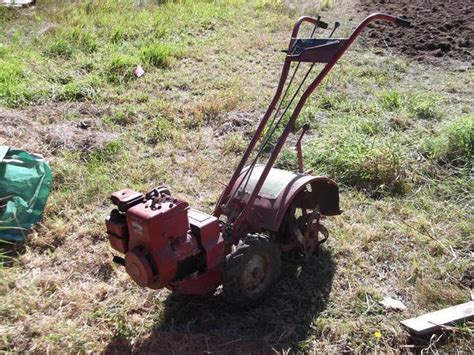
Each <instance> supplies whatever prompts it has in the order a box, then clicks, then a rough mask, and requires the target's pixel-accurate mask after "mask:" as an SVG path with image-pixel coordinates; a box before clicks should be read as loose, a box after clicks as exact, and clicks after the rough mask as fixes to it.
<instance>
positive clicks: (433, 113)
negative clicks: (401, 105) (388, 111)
mask: <svg viewBox="0 0 474 355" xmlns="http://www.w3.org/2000/svg"><path fill="white" fill-rule="evenodd" d="M440 103H441V100H440V98H438V97H433V96H427V95H413V96H411V97H410V100H409V102H408V112H409V113H411V114H412V115H414V116H415V117H417V118H421V119H439V118H440V117H441V112H440V110H439V108H438V107H439V104H440Z"/></svg>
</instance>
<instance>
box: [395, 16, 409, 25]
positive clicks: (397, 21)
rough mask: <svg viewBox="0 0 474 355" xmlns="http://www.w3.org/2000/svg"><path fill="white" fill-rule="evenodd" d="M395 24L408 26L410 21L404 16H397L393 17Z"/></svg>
mask: <svg viewBox="0 0 474 355" xmlns="http://www.w3.org/2000/svg"><path fill="white" fill-rule="evenodd" d="M395 24H396V25H397V26H401V27H410V26H411V22H410V21H408V20H407V19H406V17H405V16H398V17H397V18H396V19H395Z"/></svg>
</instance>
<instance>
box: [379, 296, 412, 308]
mask: <svg viewBox="0 0 474 355" xmlns="http://www.w3.org/2000/svg"><path fill="white" fill-rule="evenodd" d="M380 304H381V305H382V306H384V307H385V309H391V310H394V311H404V310H405V309H407V307H406V306H405V305H404V304H403V303H402V302H401V301H399V300H396V299H393V298H391V297H385V298H384V299H383V300H382V301H381V302H380Z"/></svg>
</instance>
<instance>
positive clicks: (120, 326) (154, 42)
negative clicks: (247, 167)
mask: <svg viewBox="0 0 474 355" xmlns="http://www.w3.org/2000/svg"><path fill="white" fill-rule="evenodd" d="M334 4H337V3H336V2H334V1H324V2H321V6H324V7H325V12H324V13H323V14H325V13H327V14H328V15H331V16H332V15H335V14H336V12H337V11H338V9H337V6H334ZM316 10H317V9H316ZM32 13H33V14H34V15H32V14H31V13H29V12H22V11H17V10H11V9H5V8H3V7H0V43H1V45H0V105H1V106H2V110H3V111H2V112H5V117H6V118H8V117H9V116H8V115H9V114H11V115H12V117H13V120H12V122H14V123H11V122H10V121H9V120H8V119H7V120H6V122H5V123H3V122H2V123H3V124H4V125H5V126H4V127H0V141H1V139H3V138H4V137H6V138H7V139H6V141H7V142H8V144H10V142H15V144H18V145H26V146H27V148H28V149H34V150H35V151H38V152H42V153H44V154H45V155H46V156H47V158H48V159H49V160H50V161H51V166H52V169H53V171H54V186H53V190H52V194H51V196H50V199H49V201H48V205H47V208H46V211H45V216H44V219H43V221H42V222H41V224H40V225H39V226H36V227H35V230H34V232H33V233H32V234H31V235H30V239H29V241H28V242H27V243H26V245H25V250H23V251H21V252H20V253H16V254H14V259H13V262H12V263H11V262H10V260H9V263H10V264H11V265H9V266H8V267H0V323H1V324H2V332H1V335H0V349H1V350H3V351H13V352H22V351H39V352H45V351H53V352H54V351H55V352H58V351H61V352H64V351H67V352H102V351H108V350H114V349H118V351H119V352H124V351H126V350H127V349H128V350H130V349H132V350H135V351H137V352H140V351H142V352H148V351H150V349H153V351H162V352H163V353H167V352H170V351H174V352H180V351H181V350H182V352H185V351H188V352H196V351H197V350H196V349H198V350H203V351H207V350H214V351H215V352H222V349H230V350H236V351H244V352H245V350H246V349H247V347H250V348H249V349H254V350H255V346H256V347H257V349H259V350H262V349H263V350H268V351H271V348H274V349H276V350H277V351H281V352H298V351H299V352H312V351H319V352H342V351H355V352H357V351H359V352H365V351H372V352H373V351H378V352H399V351H403V350H405V349H406V346H407V345H408V346H410V345H414V346H415V348H414V349H415V350H421V349H423V348H428V347H429V346H430V340H429V339H425V340H424V341H420V342H419V343H413V342H412V341H413V340H412V339H410V338H409V337H408V336H407V333H406V332H405V331H404V330H403V329H402V327H401V326H400V324H399V321H400V320H402V319H404V318H409V317H411V316H415V315H419V314H422V313H424V312H428V311H433V310H436V309H439V308H442V307H445V306H449V305H454V304H457V303H460V302H465V301H467V300H469V298H470V293H469V289H468V287H467V286H466V285H465V284H463V283H462V282H461V281H460V280H461V279H462V278H463V276H465V275H467V271H468V270H469V267H470V264H471V259H470V250H471V249H470V248H471V247H472V245H471V244H472V230H473V224H472V218H470V216H469V208H470V206H471V205H472V198H471V197H470V196H472V193H473V187H472V180H471V177H470V174H471V172H470V170H471V169H472V159H473V157H472V155H473V154H472V153H473V121H474V120H473V116H472V107H473V106H472V97H473V95H472V84H471V83H470V77H469V75H470V73H469V74H468V75H466V73H461V72H455V71H448V70H440V68H438V67H436V68H434V67H430V66H424V65H423V66H422V65H420V64H417V63H412V62H410V61H409V60H406V59H404V58H395V57H393V56H390V57H384V56H381V55H375V54H373V53H372V52H371V51H368V50H367V48H365V47H364V46H356V47H355V48H353V49H352V50H351V52H349V53H348V55H347V56H345V57H344V58H343V60H342V61H341V62H340V63H338V64H337V65H336V67H335V68H334V71H333V72H331V74H330V75H329V76H328V77H327V79H326V80H325V81H324V83H323V85H322V87H321V88H320V90H319V91H318V92H316V93H315V94H314V96H313V98H312V99H310V100H309V101H308V104H307V106H306V107H305V108H304V110H303V112H302V113H301V117H300V120H299V121H298V123H297V125H296V132H295V136H293V135H292V136H291V141H293V142H294V140H295V137H296V135H297V134H298V130H299V129H300V128H301V126H302V125H303V124H304V123H308V124H310V125H311V127H312V130H311V131H310V132H309V133H308V136H307V137H306V138H305V142H304V151H303V153H304V158H305V167H306V169H312V171H313V174H314V175H327V176H329V177H331V178H333V179H334V180H335V181H337V183H338V184H339V185H340V188H341V208H342V209H343V210H344V213H343V214H342V215H341V216H338V217H331V218H327V219H325V220H324V221H323V223H324V224H325V225H327V227H328V229H329V231H330V233H331V238H330V239H329V241H328V243H327V244H326V245H325V246H324V247H323V248H322V249H321V250H320V252H319V254H318V255H316V256H315V257H313V258H311V259H310V260H309V261H308V262H305V261H304V260H303V259H302V258H301V257H299V256H298V255H293V254H290V255H285V263H284V267H283V271H282V278H281V280H280V282H279V283H278V285H277V287H276V289H275V291H274V293H273V294H272V296H271V297H270V298H269V299H268V300H266V301H265V302H264V303H263V304H262V305H260V306H258V307H256V308H253V309H251V310H235V309H233V308H231V307H229V306H228V305H227V304H226V303H225V302H224V301H223V299H222V296H221V295H220V294H218V295H216V296H214V297H207V298H188V297H180V296H173V295H170V293H169V291H167V290H159V291H155V290H144V289H142V288H140V287H138V286H136V285H135V284H133V282H131V280H130V279H129V278H128V277H127V275H126V274H125V273H124V272H123V270H122V269H120V268H118V267H117V266H115V265H114V264H113V263H112V262H111V251H110V249H109V246H108V243H107V240H106V236H105V233H104V218H105V217H106V216H107V214H108V212H109V210H110V208H111V204H110V201H109V196H110V194H111V193H112V192H113V191H115V190H118V189H121V188H123V187H125V186H127V187H130V188H133V189H136V190H138V191H147V190H148V189H150V188H152V187H155V186H157V185H159V184H162V183H166V184H167V185H168V186H170V188H171V190H172V191H173V193H174V194H176V195H177V196H178V197H180V198H183V199H185V200H186V201H188V202H189V203H190V205H192V206H193V208H197V209H200V210H203V211H206V212H210V211H211V210H212V208H213V206H214V204H215V202H216V201H217V199H218V197H219V193H220V191H221V190H222V184H221V183H225V182H226V181H227V179H228V178H229V176H230V175H231V173H232V169H233V167H234V166H235V164H236V163H237V161H238V159H239V157H240V155H241V154H242V151H243V149H245V147H246V144H247V142H249V140H250V137H251V134H252V132H253V129H254V127H255V125H256V123H257V122H258V120H259V119H260V118H261V116H262V112H263V111H264V110H265V109H266V105H267V104H268V102H269V101H270V99H271V97H272V95H273V90H274V88H275V85H276V80H277V79H278V75H279V71H280V68H281V64H282V62H283V58H284V56H283V54H282V53H281V52H280V51H279V50H280V49H282V48H284V46H286V44H287V41H288V36H289V33H290V29H291V26H292V25H293V21H294V20H295V19H296V18H297V17H298V16H299V15H300V14H299V13H298V14H293V13H291V15H290V16H289V15H288V14H289V13H290V12H289V11H288V9H287V8H286V7H285V6H284V5H283V4H282V3H281V2H280V1H274V0H258V1H255V2H248V1H244V0H216V1H191V0H184V1H164V2H162V3H161V4H158V3H157V2H151V4H149V5H147V6H145V7H143V8H137V7H135V6H134V2H133V1H125V0H119V1H112V0H104V1H93V0H89V1H81V2H59V1H54V0H45V1H41V2H39V3H38V6H37V8H36V10H33V12H32ZM293 15H294V16H293ZM338 15H339V14H338ZM349 27H350V25H347V28H349ZM137 65H141V66H142V67H143V68H144V69H145V72H146V73H145V75H144V76H142V77H141V78H139V79H137V78H135V77H134V76H133V69H134V68H135V67H136V66H137ZM83 122H86V123H89V124H90V127H89V128H87V129H81V128H77V127H76V126H77V125H79V124H80V123H83ZM79 126H80V125H79ZM40 128H41V129H40ZM2 129H4V130H2ZM57 130H59V135H61V136H62V135H63V136H64V137H63V139H64V140H66V141H67V143H68V145H66V146H63V145H61V144H60V143H61V141H60V140H58V138H57V137H56V136H54V134H53V133H54V132H55V131H57ZM5 132H8V133H5ZM25 132H27V133H28V134H25ZM6 134H8V136H5V135H6ZM2 144H3V143H2ZM278 165H279V166H280V167H284V168H286V169H290V170H296V153H295V150H294V147H293V146H292V144H288V145H287V146H286V147H285V150H284V152H283V154H282V155H281V157H280V159H279V161H278ZM1 250H3V249H0V259H1V258H3V257H4V256H3V254H5V253H4V252H3V251H1ZM9 255H10V254H9ZM385 296H391V297H396V298H399V299H400V300H402V301H403V302H404V303H405V304H406V305H407V307H408V310H407V311H405V312H401V313H395V312H390V311H388V310H385V309H384V308H383V307H382V306H381V305H380V304H379V303H378V301H379V300H381V299H382V298H383V297H385ZM466 328H468V326H466ZM463 329H464V328H463ZM471 332H472V330H471ZM469 334H470V333H469V330H463V331H459V332H456V333H452V334H449V335H445V336H444V337H443V339H444V343H443V342H441V341H440V342H439V343H437V344H431V345H432V348H431V350H433V351H443V352H450V351H455V350H456V351H466V352H467V351H469V350H470V343H471V342H472V339H471V338H470V336H471V335H469ZM252 347H253V348H252ZM242 349H243V350H242ZM249 352H251V350H249Z"/></svg>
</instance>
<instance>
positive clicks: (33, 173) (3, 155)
mask: <svg viewBox="0 0 474 355" xmlns="http://www.w3.org/2000/svg"><path fill="white" fill-rule="evenodd" d="M51 182H52V174H51V169H50V167H49V165H48V163H47V162H46V161H45V160H44V159H43V158H42V157H39V156H37V155H33V154H30V153H27V152H25V151H23V150H18V149H15V148H10V147H6V146H0V239H4V240H14V241H18V240H24V239H25V238H26V236H27V233H28V229H29V228H30V227H31V226H32V225H33V224H35V223H37V222H38V221H39V220H40V218H41V214H42V213H43V210H44V207H45V205H46V201H47V199H48V196H49V191H50V188H51Z"/></svg>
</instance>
